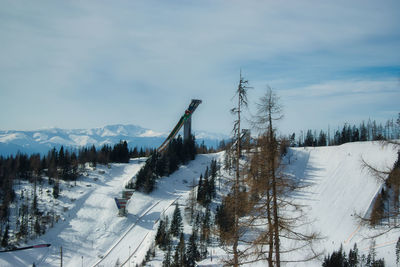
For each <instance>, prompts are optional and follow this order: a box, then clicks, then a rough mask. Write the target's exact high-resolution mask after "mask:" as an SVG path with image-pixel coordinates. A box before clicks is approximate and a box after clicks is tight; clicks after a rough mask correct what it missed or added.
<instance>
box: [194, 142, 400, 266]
mask: <svg viewBox="0 0 400 267" xmlns="http://www.w3.org/2000/svg"><path fill="white" fill-rule="evenodd" d="M289 155H290V164H288V165H287V167H286V169H285V172H286V173H287V174H289V175H292V176H293V178H295V179H301V180H303V181H305V182H307V183H308V184H309V185H310V186H309V187H307V188H304V189H303V190H302V191H301V192H299V194H297V195H296V198H297V201H298V203H300V204H302V205H306V206H307V207H306V209H305V212H306V214H307V215H308V219H309V221H312V222H313V223H312V224H311V225H307V226H306V227H307V229H308V230H312V231H315V232H319V233H320V234H321V236H322V237H324V239H323V240H322V241H321V242H319V243H318V249H319V251H324V252H325V255H327V254H328V253H332V252H333V251H334V250H338V249H339V247H340V245H341V244H343V248H344V251H345V252H346V253H348V252H349V250H350V248H353V246H354V243H355V242H356V243H357V246H358V249H359V253H360V254H365V255H367V254H368V252H369V249H370V247H371V244H372V239H370V238H369V237H371V236H372V235H374V234H376V233H379V232H382V230H383V229H382V228H381V229H376V230H371V229H370V228H368V227H367V226H361V225H360V224H359V220H358V219H357V218H356V216H355V215H356V214H357V215H361V216H364V215H365V214H366V213H367V212H368V209H369V208H370V206H371V203H372V202H373V200H374V198H375V196H376V194H377V193H378V192H379V190H380V189H381V183H379V182H377V180H376V179H375V178H374V177H373V176H372V175H371V174H370V173H369V172H368V171H367V170H366V169H363V168H362V159H364V160H365V161H366V162H368V163H370V164H372V165H373V166H375V167H377V168H378V169H381V170H388V169H390V168H392V167H393V163H394V162H395V160H396V158H397V150H395V149H393V147H392V146H385V147H383V146H382V145H381V143H379V142H358V143H348V144H344V145H341V146H332V147H316V148H313V147H306V148H292V149H290V152H289ZM286 160H287V159H286ZM384 229H386V228H384ZM399 236H400V231H398V230H396V231H391V232H390V233H388V234H385V235H383V236H380V237H378V238H376V240H375V241H376V245H375V248H376V252H377V258H382V257H384V258H385V263H386V266H396V263H395V245H396V241H397V239H398V238H399ZM213 251H214V253H213V254H214V255H213V258H214V259H213V261H211V257H209V258H208V259H206V260H203V261H202V262H201V263H200V266H219V265H218V264H217V263H216V262H218V259H216V258H218V257H226V255H225V254H224V252H223V251H222V250H221V249H219V248H218V247H215V248H213ZM360 256H361V255H360ZM288 259H289V260H293V259H294V257H292V258H291V257H288ZM255 265H256V266H265V265H266V263H265V262H260V263H258V264H254V263H253V264H252V265H251V266H255ZM321 265H322V259H320V260H315V261H313V262H306V263H295V264H288V266H321ZM220 266H222V265H220Z"/></svg>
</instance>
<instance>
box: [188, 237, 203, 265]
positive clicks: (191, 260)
mask: <svg viewBox="0 0 400 267" xmlns="http://www.w3.org/2000/svg"><path fill="white" fill-rule="evenodd" d="M186 251H187V266H189V267H195V266H196V261H198V260H200V252H199V250H198V248H197V233H196V231H194V230H193V232H192V235H191V236H190V238H189V242H188V247H187V249H186Z"/></svg>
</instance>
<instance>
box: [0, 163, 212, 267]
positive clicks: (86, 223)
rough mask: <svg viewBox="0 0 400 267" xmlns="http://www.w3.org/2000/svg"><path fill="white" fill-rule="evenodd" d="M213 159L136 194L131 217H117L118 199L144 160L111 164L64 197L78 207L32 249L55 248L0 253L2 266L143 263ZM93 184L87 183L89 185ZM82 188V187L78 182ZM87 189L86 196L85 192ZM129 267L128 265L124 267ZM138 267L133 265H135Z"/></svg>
mask: <svg viewBox="0 0 400 267" xmlns="http://www.w3.org/2000/svg"><path fill="white" fill-rule="evenodd" d="M213 157H214V155H197V157H196V159H195V160H194V161H192V162H190V163H189V164H188V165H187V166H181V167H180V169H179V170H178V171H177V172H175V173H174V174H173V175H171V176H170V177H162V178H161V179H160V180H159V181H158V183H157V188H156V189H155V190H154V191H153V192H152V193H151V194H150V195H146V194H142V193H140V192H135V193H134V194H133V196H132V198H131V199H130V200H129V202H128V204H127V212H128V215H127V217H118V216H117V214H118V210H117V207H116V204H115V201H114V197H118V196H119V197H120V195H121V192H122V189H123V187H124V185H125V184H126V182H127V181H128V180H129V179H130V178H131V177H132V176H134V175H135V174H136V172H137V171H138V170H139V169H140V167H141V166H142V164H143V162H144V161H143V160H131V162H130V163H129V164H112V166H111V168H110V169H108V168H107V167H105V166H98V167H97V170H96V172H95V173H94V172H93V173H89V178H91V176H93V175H94V174H98V173H99V172H104V174H102V175H101V176H98V175H97V176H96V177H97V179H96V181H93V179H91V181H93V182H92V183H88V182H86V186H83V187H79V186H77V187H76V188H77V189H71V190H72V192H62V195H64V196H65V195H67V194H71V195H74V196H75V197H76V200H74V204H75V205H74V207H73V208H72V209H70V210H68V211H67V213H68V214H65V218H66V219H65V221H60V222H59V223H57V224H56V225H55V227H53V228H51V229H50V230H49V231H48V232H47V233H46V234H45V235H43V236H41V237H39V238H37V239H36V240H34V241H31V242H28V244H39V243H50V244H51V245H52V246H51V247H49V248H40V249H34V250H25V251H18V252H12V253H1V255H0V266H1V267H3V266H4V267H8V266H10V267H11V266H31V265H32V264H33V263H35V264H36V266H60V263H61V259H60V258H61V256H60V248H61V246H62V250H63V266H67V267H68V266H71V267H75V266H82V265H83V266H95V265H96V266H115V264H116V263H117V262H119V263H120V264H122V263H124V262H126V261H127V259H128V257H130V260H131V261H133V262H134V263H135V261H136V260H137V263H140V262H141V261H142V259H143V258H144V255H145V253H146V251H147V249H148V247H149V246H150V244H151V242H152V241H153V239H154V232H155V230H156V228H155V227H156V225H155V224H156V223H157V221H158V219H159V218H160V215H161V214H162V213H164V212H171V211H173V209H169V207H170V206H171V205H172V204H173V203H174V202H175V201H179V199H180V198H181V197H182V196H185V195H186V194H187V192H189V190H190V188H189V185H190V184H191V182H192V181H193V179H195V180H196V181H197V179H198V178H199V176H200V173H202V172H204V170H205V168H206V167H207V166H208V165H209V163H210V161H211V159H212V158H213ZM89 178H88V179H89ZM78 183H79V182H78ZM83 189H86V191H83ZM125 265H126V266H128V264H127V263H126V264H125ZM132 266H134V265H132Z"/></svg>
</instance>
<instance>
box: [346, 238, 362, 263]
mask: <svg viewBox="0 0 400 267" xmlns="http://www.w3.org/2000/svg"><path fill="white" fill-rule="evenodd" d="M359 262H360V260H359V255H358V248H357V243H354V247H353V249H350V252H349V260H348V263H349V267H357V265H358V263H359Z"/></svg>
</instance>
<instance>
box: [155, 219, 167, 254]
mask: <svg viewBox="0 0 400 267" xmlns="http://www.w3.org/2000/svg"><path fill="white" fill-rule="evenodd" d="M166 226H167V225H166V223H165V221H164V220H162V219H161V220H160V223H159V224H158V229H157V234H156V237H155V241H156V245H159V246H160V248H162V249H164V248H165V247H166V246H165V245H166V235H167V231H166Z"/></svg>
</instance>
